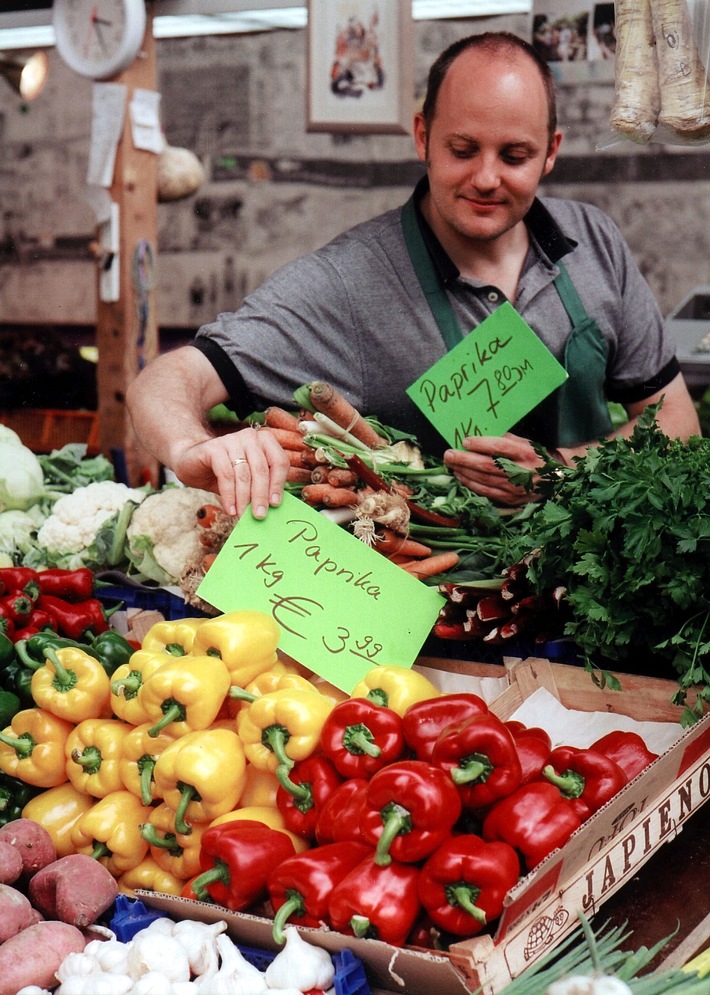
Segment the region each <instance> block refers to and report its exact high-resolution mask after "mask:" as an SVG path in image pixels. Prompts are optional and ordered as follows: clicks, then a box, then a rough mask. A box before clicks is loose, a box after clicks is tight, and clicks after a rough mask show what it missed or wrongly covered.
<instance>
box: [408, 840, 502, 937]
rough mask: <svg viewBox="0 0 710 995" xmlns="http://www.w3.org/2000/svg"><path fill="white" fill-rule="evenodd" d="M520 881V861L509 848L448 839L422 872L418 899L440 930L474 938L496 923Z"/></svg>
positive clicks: (498, 843)
mask: <svg viewBox="0 0 710 995" xmlns="http://www.w3.org/2000/svg"><path fill="white" fill-rule="evenodd" d="M519 877H520V860H519V859H518V855H517V853H516V851H515V850H514V849H513V847H512V846H510V844H509V843H503V842H499V841H496V842H492V843H486V842H484V840H482V839H481V837H480V836H475V835H472V834H469V835H465V836H451V837H450V838H449V839H448V840H444V842H443V843H442V844H441V846H440V847H439V848H438V849H437V850H435V851H434V853H433V854H432V855H431V857H429V859H428V860H427V861H426V863H425V864H424V866H423V867H422V870H421V873H420V875H419V899H420V901H421V903H422V905H423V906H424V908H425V909H426V911H427V912H428V913H429V915H430V916H431V919H432V922H434V923H435V925H437V926H439V927H440V928H441V929H445V930H447V932H449V933H454V934H455V935H456V936H475V935H476V933H480V932H481V930H482V929H484V928H485V927H486V926H487V925H489V924H490V923H491V922H493V921H494V920H495V919H498V918H499V916H500V915H501V913H502V911H503V900H504V899H505V896H506V895H507V893H508V892H509V891H510V889H511V888H512V887H513V885H514V884H516V883H517V881H518V878H519Z"/></svg>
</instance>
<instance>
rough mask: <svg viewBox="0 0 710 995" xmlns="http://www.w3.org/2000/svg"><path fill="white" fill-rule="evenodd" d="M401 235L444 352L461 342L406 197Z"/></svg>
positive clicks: (442, 288)
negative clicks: (442, 343) (402, 234)
mask: <svg viewBox="0 0 710 995" xmlns="http://www.w3.org/2000/svg"><path fill="white" fill-rule="evenodd" d="M402 232H403V233H404V242H405V245H406V246H407V252H408V253H409V258H410V259H411V260H412V266H413V267H414V272H415V273H416V275H417V279H418V280H419V283H420V285H421V288H422V290H423V291H424V294H425V296H426V299H427V302H428V304H429V307H430V308H431V313H432V314H433V315H434V320H435V321H436V325H437V328H438V329H439V331H440V333H441V337H442V339H443V340H444V344H445V346H446V348H447V350H448V349H453V347H454V346H455V345H458V343H459V342H460V341H461V340H462V338H463V335H462V334H461V326H460V325H459V322H458V321H457V320H456V315H455V314H454V309H453V308H452V307H451V301H450V300H449V298H448V296H447V294H446V291H445V290H444V287H443V286H442V283H441V280H440V279H439V275H438V273H437V272H436V270H435V268H434V264H433V262H432V260H431V256H430V255H429V251H428V249H427V247H426V244H425V242H424V238H423V236H422V233H421V230H420V228H419V223H418V221H417V215H416V211H415V210H414V198H413V197H410V198H409V200H408V201H407V202H406V204H405V205H404V207H403V208H402Z"/></svg>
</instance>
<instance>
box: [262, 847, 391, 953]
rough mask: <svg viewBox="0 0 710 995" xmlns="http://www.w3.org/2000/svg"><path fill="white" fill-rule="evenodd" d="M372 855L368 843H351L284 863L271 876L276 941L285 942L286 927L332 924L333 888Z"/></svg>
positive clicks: (307, 852)
mask: <svg viewBox="0 0 710 995" xmlns="http://www.w3.org/2000/svg"><path fill="white" fill-rule="evenodd" d="M371 855H372V847H370V846H368V845H367V844H366V843H357V842H356V841H355V840H348V841H346V842H343V843H328V844H326V845H325V846H316V847H313V849H312V850H304V851H303V852H302V853H297V854H296V855H295V856H294V857H287V859H286V860H282V861H281V863H280V864H279V865H278V867H276V868H274V870H273V871H272V872H271V874H270V875H269V880H268V882H267V888H268V892H269V898H270V899H271V905H272V906H273V909H274V912H275V915H274V924H273V937H274V939H275V940H276V942H277V943H279V944H281V943H284V942H285V939H286V937H285V934H284V927H285V926H286V923H288V922H293V923H294V924H295V925H296V926H313V927H318V926H322V925H323V923H325V924H326V925H327V924H328V902H329V900H330V896H331V893H332V891H333V888H334V887H335V886H336V884H338V882H339V881H342V879H343V878H344V877H345V875H346V874H348V873H349V872H350V871H351V870H352V869H353V868H354V867H356V866H357V865H358V864H361V863H362V861H363V860H365V858H366V857H369V856H371Z"/></svg>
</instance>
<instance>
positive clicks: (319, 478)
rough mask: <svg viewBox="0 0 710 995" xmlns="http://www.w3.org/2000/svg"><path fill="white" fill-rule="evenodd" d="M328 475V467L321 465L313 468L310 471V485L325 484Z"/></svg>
mask: <svg viewBox="0 0 710 995" xmlns="http://www.w3.org/2000/svg"><path fill="white" fill-rule="evenodd" d="M329 473H330V467H329V466H328V465H327V464H325V463H321V464H319V465H318V466H314V467H313V469H312V470H311V483H312V484H327V483H328V474H329Z"/></svg>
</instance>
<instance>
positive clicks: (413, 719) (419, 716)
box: [403, 691, 488, 762]
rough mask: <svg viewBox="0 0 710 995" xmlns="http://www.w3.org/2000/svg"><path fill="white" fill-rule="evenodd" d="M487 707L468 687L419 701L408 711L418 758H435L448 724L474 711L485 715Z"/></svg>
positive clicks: (409, 738)
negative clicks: (438, 743) (436, 748)
mask: <svg viewBox="0 0 710 995" xmlns="http://www.w3.org/2000/svg"><path fill="white" fill-rule="evenodd" d="M487 711H488V705H487V704H486V703H485V701H484V700H483V698H480V697H479V696H478V695H477V694H469V693H467V692H465V691H461V692H458V693H455V694H442V695H441V697H439V698H431V699H427V700H426V701H417V702H415V703H414V704H413V705H410V706H409V708H408V709H407V711H406V712H405V713H404V718H403V728H404V738H405V740H406V742H407V746H408V747H409V749H410V750H412V752H413V753H414V755H415V756H416V758H417V760H427V761H429V762H431V755H432V752H433V750H434V744H435V743H436V740H437V739H438V737H439V735H440V733H442V732H443V730H444V729H445V728H446V726H450V725H453V724H454V723H457V722H463V721H464V720H465V719H468V718H470V717H471V716H472V715H484V714H485V713H486V712H487Z"/></svg>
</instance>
